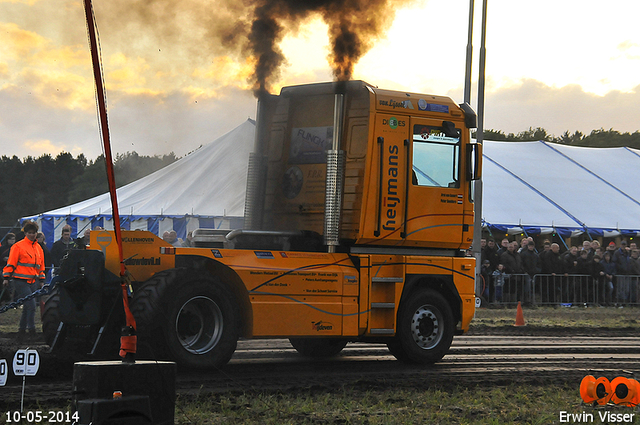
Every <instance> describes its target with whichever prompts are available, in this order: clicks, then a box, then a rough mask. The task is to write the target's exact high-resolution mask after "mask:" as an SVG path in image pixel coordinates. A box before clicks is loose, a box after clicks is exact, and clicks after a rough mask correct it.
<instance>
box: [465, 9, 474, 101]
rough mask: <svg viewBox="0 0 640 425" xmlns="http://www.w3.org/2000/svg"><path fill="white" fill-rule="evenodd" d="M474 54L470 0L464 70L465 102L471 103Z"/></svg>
mask: <svg viewBox="0 0 640 425" xmlns="http://www.w3.org/2000/svg"><path fill="white" fill-rule="evenodd" d="M472 56H473V0H469V36H468V39H467V64H466V68H465V72H464V102H465V103H468V104H469V105H471V59H472Z"/></svg>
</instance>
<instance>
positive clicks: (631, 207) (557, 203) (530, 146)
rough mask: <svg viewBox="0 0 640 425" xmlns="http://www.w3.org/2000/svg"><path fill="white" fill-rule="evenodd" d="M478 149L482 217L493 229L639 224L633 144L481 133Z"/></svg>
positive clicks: (611, 231) (602, 230)
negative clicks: (592, 144) (492, 137)
mask: <svg viewBox="0 0 640 425" xmlns="http://www.w3.org/2000/svg"><path fill="white" fill-rule="evenodd" d="M483 156H484V162H483V210H482V217H483V222H484V225H485V226H486V227H487V228H488V229H489V230H491V231H492V232H496V233H503V234H506V233H509V234H513V233H527V234H540V233H552V232H556V233H559V234H561V235H562V236H565V237H567V236H576V235H579V234H582V233H588V234H589V235H590V236H592V237H595V236H609V237H612V236H618V235H625V236H636V235H637V234H638V232H640V185H638V183H637V181H636V177H635V176H636V173H637V171H638V169H640V152H639V151H637V150H634V149H629V148H606V149H605V148H584V147H572V146H566V145H559V144H554V143H547V142H542V141H539V142H519V143H517V142H491V141H485V142H484V143H483Z"/></svg>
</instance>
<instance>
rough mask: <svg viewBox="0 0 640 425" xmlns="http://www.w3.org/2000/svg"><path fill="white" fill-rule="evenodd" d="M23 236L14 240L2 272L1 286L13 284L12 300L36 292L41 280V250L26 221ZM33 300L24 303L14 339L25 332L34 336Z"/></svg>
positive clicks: (33, 229)
mask: <svg viewBox="0 0 640 425" xmlns="http://www.w3.org/2000/svg"><path fill="white" fill-rule="evenodd" d="M22 230H23V232H24V236H25V237H24V239H22V240H21V241H19V242H16V243H15V244H14V245H13V246H12V248H11V253H10V254H9V260H8V261H7V265H6V266H5V267H4V269H3V271H2V277H3V285H4V286H8V285H9V283H10V282H9V281H11V283H13V287H14V291H15V295H14V297H15V299H21V298H24V297H26V296H28V295H30V294H31V293H33V292H35V291H37V290H38V289H40V287H41V286H42V281H43V280H44V271H45V269H44V252H43V251H42V247H41V246H40V244H39V243H38V241H37V240H36V235H37V233H38V225H37V224H36V223H35V222H33V221H27V222H26V223H25V225H24V227H23V229H22ZM35 312H36V301H35V299H30V300H27V301H25V302H24V304H23V307H22V315H21V316H20V325H19V328H18V342H22V341H24V337H25V334H26V331H29V335H30V336H31V337H33V336H35V333H36V326H35Z"/></svg>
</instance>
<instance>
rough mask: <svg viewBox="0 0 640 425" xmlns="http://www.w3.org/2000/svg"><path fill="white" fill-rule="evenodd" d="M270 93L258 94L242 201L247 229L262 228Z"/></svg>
mask: <svg viewBox="0 0 640 425" xmlns="http://www.w3.org/2000/svg"><path fill="white" fill-rule="evenodd" d="M270 97H271V95H270V94H269V93H267V92H262V93H261V94H260V95H259V96H258V107H257V111H256V134H255V142H254V145H253V152H251V154H250V155H249V168H248V171H247V190H246V194H245V201H244V228H245V229H247V230H260V229H261V228H262V215H263V209H264V194H265V188H266V180H267V179H266V172H267V167H266V162H267V161H266V157H265V151H266V146H265V144H266V143H267V140H268V138H267V128H268V126H267V121H268V120H267V113H266V111H267V105H268V103H269V100H270Z"/></svg>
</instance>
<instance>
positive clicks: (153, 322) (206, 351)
mask: <svg viewBox="0 0 640 425" xmlns="http://www.w3.org/2000/svg"><path fill="white" fill-rule="evenodd" d="M132 312H133V314H134V316H135V317H136V323H137V325H138V334H139V340H140V342H141V343H142V344H145V343H148V344H149V345H150V346H151V347H152V350H153V352H154V353H155V355H156V356H157V357H165V356H166V357H168V358H169V359H171V360H174V361H175V362H176V363H178V365H179V366H181V367H186V368H196V369H210V368H219V367H222V366H224V365H225V364H226V363H227V362H228V361H229V360H230V359H231V356H232V355H233V352H234V351H235V349H236V345H237V341H238V338H239V336H240V311H239V308H238V303H237V302H236V300H235V297H234V295H233V293H232V292H231V290H230V289H229V288H228V287H227V285H225V284H224V283H223V282H222V281H221V280H220V279H219V278H217V277H210V276H202V275H201V274H197V273H195V272H194V271H190V270H186V269H173V270H167V271H165V272H161V273H158V274H156V275H155V276H154V277H152V278H151V279H149V280H148V281H147V282H146V283H145V284H144V285H143V286H141V287H140V288H138V289H137V290H136V292H135V294H134V299H133V303H132Z"/></svg>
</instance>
